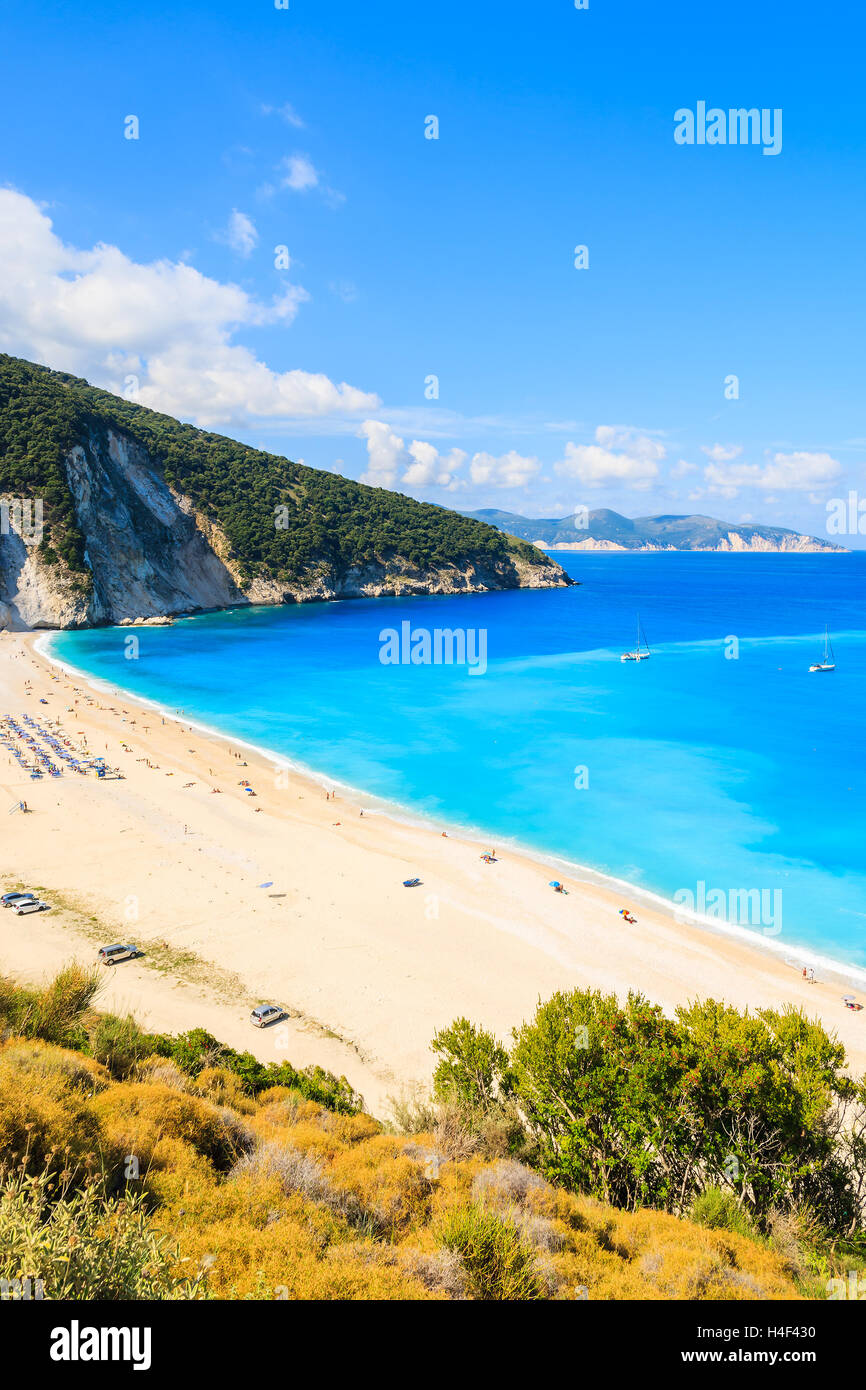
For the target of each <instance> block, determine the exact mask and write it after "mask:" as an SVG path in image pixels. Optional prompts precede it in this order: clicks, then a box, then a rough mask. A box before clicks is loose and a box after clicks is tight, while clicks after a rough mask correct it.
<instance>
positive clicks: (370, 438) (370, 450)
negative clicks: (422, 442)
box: [358, 420, 405, 487]
mask: <svg viewBox="0 0 866 1390" xmlns="http://www.w3.org/2000/svg"><path fill="white" fill-rule="evenodd" d="M358 434H359V435H360V436H361V438H362V439H366V441H367V455H368V458H369V463H368V465H367V471H366V472H365V473H363V474H362V475H361V482H362V483H370V484H371V485H372V486H373V487H393V486H394V484H395V483H396V481H397V472H398V469H399V468H400V465H401V463H404V462H405V455H404V451H403V441H402V439H401V438H400V436H399V435H396V434H393V433H392V431H391V430H390V429H389V428H388V426H387V425H386V424H385V423H384V422H383V421H382V420H365V421H364V423H363V425H362V426H361V428H360V429H359V430H358Z"/></svg>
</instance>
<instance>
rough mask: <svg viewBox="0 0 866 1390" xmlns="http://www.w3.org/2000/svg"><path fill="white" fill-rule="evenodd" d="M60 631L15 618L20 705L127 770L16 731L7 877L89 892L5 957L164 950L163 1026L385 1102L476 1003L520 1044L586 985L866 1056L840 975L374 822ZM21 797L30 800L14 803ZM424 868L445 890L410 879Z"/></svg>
mask: <svg viewBox="0 0 866 1390" xmlns="http://www.w3.org/2000/svg"><path fill="white" fill-rule="evenodd" d="M37 636H38V635H37V634H11V633H3V634H0V715H2V714H12V715H14V716H16V717H17V716H19V715H20V714H21V713H22V712H23V711H27V712H28V713H29V714H30V715H31V717H33V718H34V719H35V718H39V719H42V720H45V719H51V720H54V719H60V720H61V721H62V723H63V725H64V728H65V730H66V731H67V733H68V735H69V736H70V737H71V738H72V740H73V741H74V742H76V743H77V744H79V745H82V746H83V743H84V740H85V739H86V741H87V747H88V749H89V750H91V751H92V752H93V753H94V754H97V755H101V756H104V757H105V758H106V759H107V761H108V762H109V763H111V764H112V765H114V766H118V767H120V768H121V770H122V772H123V774H124V776H123V779H122V780H105V781H97V780H96V779H95V778H93V777H81V776H76V775H75V774H70V773H67V774H65V775H64V776H63V777H62V778H43V779H42V780H40V781H31V780H30V778H29V776H28V774H27V773H25V772H22V771H21V769H20V768H19V766H18V764H17V763H16V762H15V761H14V759H12V757H11V756H10V755H9V754H8V753H7V751H6V749H5V748H3V749H0V798H2V804H0V814H2V815H3V817H4V820H3V831H4V833H3V837H2V843H0V884H2V891H6V888H7V887H11V886H14V885H17V884H18V883H21V882H25V881H26V882H27V883H32V884H38V885H40V886H41V887H43V888H44V889H45V891H46V896H47V897H48V898H49V900H50V898H51V893H52V891H53V892H54V893H55V894H57V895H59V896H60V898H61V899H62V901H63V903H65V904H66V906H65V907H60V906H58V908H57V910H56V911H53V912H52V913H49V914H41V915H39V916H30V917H25V918H17V917H15V915H14V914H13V913H11V912H6V911H3V912H0V971H5V972H7V973H11V974H15V975H20V976H22V977H26V978H30V979H35V978H37V977H40V976H42V975H44V974H45V973H47V972H49V971H51V970H53V969H55V968H56V967H57V966H58V965H59V964H61V963H62V962H63V961H64V960H67V959H69V958H70V957H71V956H73V955H77V956H79V957H82V958H85V959H87V958H92V957H93V954H94V953H95V949H96V944H98V943H101V944H105V943H108V942H110V941H114V940H125V939H130V940H133V941H135V942H137V943H138V944H140V945H141V946H142V947H143V948H144V950H145V951H146V952H147V951H148V946H149V944H150V946H151V948H152V949H151V953H150V957H148V956H146V957H145V959H144V960H143V961H141V962H138V963H135V964H130V965H126V966H123V967H122V968H119V969H118V970H116V971H115V972H113V973H112V974H111V976H110V977H109V980H108V982H107V986H106V992H105V995H104V999H105V1007H111V1008H119V1007H125V1008H130V1009H131V1010H132V1011H133V1012H134V1013H135V1014H136V1015H137V1016H138V1017H139V1018H140V1020H141V1021H142V1022H143V1023H144V1024H146V1025H147V1026H149V1027H152V1028H160V1029H170V1030H172V1031H177V1030H182V1029H185V1028H189V1027H194V1026H203V1027H206V1028H208V1029H209V1030H210V1031H211V1032H213V1033H215V1034H216V1035H217V1036H219V1037H221V1038H223V1039H224V1040H225V1041H226V1042H228V1043H231V1044H232V1045H234V1046H239V1047H247V1048H249V1050H250V1051H253V1052H255V1053H256V1055H257V1056H260V1057H261V1058H262V1059H263V1060H266V1061H267V1060H280V1059H283V1058H286V1057H288V1058H289V1060H291V1061H292V1062H293V1063H294V1064H295V1065H296V1066H305V1065H308V1064H310V1063H319V1064H320V1065H322V1066H325V1067H327V1068H329V1069H330V1070H333V1071H336V1072H338V1073H344V1074H345V1075H346V1076H347V1077H348V1078H349V1080H350V1081H351V1082H352V1083H353V1085H355V1086H356V1087H357V1088H358V1089H359V1090H360V1091H361V1092H362V1093H363V1094H364V1096H365V1098H366V1101H367V1104H368V1107H369V1108H370V1109H371V1110H372V1111H373V1112H374V1113H377V1114H384V1113H385V1112H386V1111H387V1097H388V1096H389V1095H396V1094H398V1093H399V1092H400V1091H401V1090H402V1089H404V1088H405V1087H406V1086H407V1085H410V1084H412V1083H422V1084H424V1083H426V1082H427V1080H428V1079H429V1076H430V1073H431V1070H432V1064H433V1057H432V1054H431V1053H430V1051H429V1041H430V1038H431V1036H432V1034H433V1032H434V1031H435V1030H436V1029H437V1028H439V1027H442V1026H444V1025H445V1024H447V1023H449V1022H450V1021H451V1020H452V1019H453V1018H454V1017H456V1016H458V1015H460V1014H465V1015H466V1016H467V1017H469V1018H471V1019H473V1020H474V1021H476V1022H479V1023H483V1024H485V1025H486V1026H488V1027H491V1028H493V1029H494V1030H495V1031H496V1032H497V1033H498V1034H499V1036H500V1037H504V1038H508V1037H509V1036H510V1030H511V1027H512V1026H514V1025H516V1024H519V1023H520V1022H521V1021H522V1020H523V1019H524V1018H526V1017H528V1016H529V1015H530V1014H531V1013H532V1012H533V1011H534V1007H535V1003H536V1000H537V999H538V997H539V996H541V997H542V998H544V997H546V996H548V995H549V994H551V993H552V992H553V991H554V990H556V989H568V988H573V987H575V986H578V985H580V986H584V987H586V986H590V987H593V988H600V989H604V990H613V991H615V992H617V993H618V994H619V995H620V996H624V995H625V993H626V992H627V991H628V989H630V988H631V989H639V990H640V991H642V992H643V993H644V994H646V995H647V996H648V997H649V998H651V999H653V1000H655V1001H657V1002H658V1003H660V1004H661V1005H663V1007H664V1008H665V1009H666V1010H668V1011H670V1010H672V1009H673V1008H674V1007H675V1006H676V1005H678V1004H684V1003H687V1002H688V1001H689V1000H691V999H694V998H698V997H707V996H713V997H716V998H722V999H725V1000H727V1001H728V1002H730V1003H732V1004H735V1005H737V1006H738V1007H744V1006H746V1005H749V1006H751V1007H753V1008H754V1007H760V1006H764V1005H767V1006H779V1005H781V1004H783V1003H793V1004H797V1005H802V1006H804V1007H805V1008H806V1009H807V1010H808V1011H809V1012H810V1013H812V1014H816V1015H818V1016H819V1017H820V1018H821V1019H822V1020H823V1021H824V1023H825V1025H826V1026H827V1027H828V1028H829V1029H830V1030H833V1031H835V1032H836V1033H837V1034H838V1036H839V1037H840V1039H841V1040H842V1041H843V1042H844V1043H845V1046H846V1048H847V1050H848V1054H849V1065H850V1066H851V1068H852V1070H855V1071H862V1070H864V1068H866V1011H864V1012H863V1013H861V1014H854V1013H851V1012H849V1011H848V1010H846V1009H845V1008H844V1007H843V1005H842V1003H841V999H840V996H841V994H842V993H844V992H846V990H845V988H844V986H842V985H841V984H840V983H839V980H838V979H837V978H835V977H832V976H831V975H830V974H829V972H828V971H826V970H825V971H820V970H817V971H816V973H817V974H818V975H819V983H817V984H814V985H810V984H808V983H807V982H806V981H804V980H803V979H802V978H801V977H800V976H799V975H798V974H797V972H796V970H795V969H793V968H792V967H791V966H789V965H787V964H786V963H785V960H784V959H783V956H782V955H781V954H780V955H775V954H773V953H771V952H769V951H767V950H762V949H759V948H757V947H755V946H753V945H751V943H749V942H744V941H742V940H741V939H740V938H738V937H735V936H728V935H724V934H721V933H715V932H710V931H708V930H705V929H703V928H701V927H698V926H692V925H690V924H686V923H681V922H678V921H675V920H674V919H673V917H672V916H671V915H670V914H669V913H667V912H666V911H665V910H664V909H663V908H662V907H661V906H659V907H658V908H656V907H655V906H654V905H653V904H652V903H651V902H649V901H648V900H647V899H646V898H643V897H641V896H640V895H639V894H638V893H636V892H635V891H634V890H627V889H625V888H614V887H613V886H610V885H603V884H596V883H592V882H586V881H583V880H582V879H581V878H578V877H576V876H574V875H571V874H569V873H568V872H567V871H564V870H563V869H562V867H561V866H560V865H558V864H557V866H556V868H555V869H551V864H552V863H554V861H553V860H548V861H547V863H546V864H545V861H544V860H543V859H542V858H540V857H539V858H533V857H531V856H530V855H527V854H523V853H517V852H512V851H511V850H505V851H503V850H502V849H501V847H499V848H498V849H497V854H498V862H497V863H496V864H494V865H489V866H488V865H486V864H484V863H483V862H482V861H481V859H480V857H479V856H480V853H481V852H482V850H487V849H488V848H490V846H489V845H488V844H479V843H477V842H471V841H468V840H465V839H461V838H459V837H458V836H457V835H456V834H453V833H449V834H448V836H447V837H446V836H443V835H442V834H441V833H440V832H439V831H436V830H432V829H429V828H427V827H424V826H419V825H413V824H405V823H403V822H401V821H398V820H392V819H389V818H388V817H386V816H385V815H381V814H376V815H369V814H368V815H365V816H362V815H360V814H359V812H360V809H361V805H360V804H359V801H358V799H357V798H356V797H353V796H350V795H348V794H342V793H339V792H338V793H337V795H336V797H335V799H331V800H326V795H325V791H324V789H323V787H322V786H321V785H320V784H319V783H318V782H317V781H314V780H312V779H310V778H307V777H304V776H302V775H301V774H300V773H297V772H295V771H291V770H289V771H286V770H279V771H278V770H277V769H276V768H275V766H274V762H273V760H271V759H268V758H267V757H266V756H264V754H261V753H259V752H255V751H252V750H251V749H250V748H249V747H247V746H242V745H241V744H240V743H238V742H233V741H232V740H231V739H230V738H224V737H222V736H217V735H215V734H212V733H204V732H202V731H201V729H199V728H191V727H190V725H189V724H185V723H177V722H174V721H172V720H170V719H166V720H165V722H163V718H162V716H161V714H160V713H159V712H158V711H157V710H156V709H155V708H153V707H152V706H148V705H146V704H142V703H141V702H138V701H136V700H135V698H134V697H132V696H129V695H126V694H120V693H116V694H115V693H112V694H108V693H105V691H104V690H102V689H99V688H94V687H93V686H92V685H91V684H90V683H89V682H88V679H87V678H86V677H84V676H81V677H77V676H74V675H72V674H71V673H69V672H68V671H66V670H62V669H58V668H57V667H56V666H54V665H52V664H51V663H50V662H49V660H48V659H47V658H46V657H45V656H43V655H41V654H40V653H39V652H37V651H35V650H34V642H35V641H36V640H37ZM27 680H29V681H30V682H31V691H30V693H29V694H27V693H25V681H27ZM100 684H101V683H100ZM40 698H42V699H45V700H47V701H48V704H47V705H41V704H40V703H39V700H40ZM124 743H125V744H126V745H127V746H128V749H129V751H125V750H124V748H123V746H122V745H123V744H124ZM244 763H245V764H246V766H244V765H243V764H244ZM242 779H246V780H248V781H249V782H250V783H251V784H252V786H253V788H254V790H255V793H256V795H255V797H251V796H249V795H248V793H247V792H246V791H245V789H244V788H243V787H242V786H241V785H239V784H240V782H241V780H242ZM190 783H192V785H187V784H190ZM215 789H218V793H219V794H217V790H215ZM22 798H23V799H26V801H27V804H28V807H29V808H30V811H29V813H28V814H27V815H22V814H13V815H10V814H7V808H9V807H11V806H12V805H13V804H14V803H15V802H17V801H19V800H20V799H22ZM362 804H365V803H362ZM415 876H418V877H419V878H421V879H422V886H421V887H419V888H416V889H412V890H407V889H405V888H403V886H402V882H403V880H404V879H406V878H412V877H415ZM550 878H560V879H562V881H563V882H564V883H565V884H566V887H567V888H568V895H567V896H565V895H562V896H561V895H559V894H556V893H554V892H552V890H551V889H550V888H549V887H548V886H547V885H548V881H549V879H550ZM262 885H266V886H262ZM624 904H626V905H628V906H630V907H631V909H632V911H633V912H634V914H635V915H636V916H637V918H638V923H637V925H636V926H631V927H630V926H628V925H627V924H626V923H625V922H624V921H623V919H622V918H621V917H620V916H619V915H618V909H619V907H620V906H622V905H624ZM92 917H95V918H97V919H98V921H97V922H96V923H94V922H92V920H89V919H90V918H92ZM103 937H104V942H103ZM790 955H791V957H792V959H793V958H795V957H797V958H800V959H805V957H804V956H803V954H802V951H799V952H798V950H797V948H796V947H791V948H790ZM149 962H150V963H149ZM190 962H192V965H190ZM106 973H108V972H106ZM860 997H861V998H863V997H864V996H863V995H862V993H861V995H860ZM265 999H268V1000H270V999H273V1000H274V1001H276V1002H279V1003H281V1004H283V1005H284V1006H286V1007H287V1008H288V1009H289V1010H290V1012H291V1014H292V1018H291V1020H290V1022H289V1024H288V1030H287V1032H286V1031H284V1032H282V1033H280V1034H277V1033H276V1030H272V1031H271V1032H270V1033H268V1032H265V1033H260V1032H258V1031H257V1030H254V1029H253V1028H251V1027H250V1025H249V1024H248V1022H247V1017H248V1014H249V1009H250V1007H251V1006H252V1004H253V1003H256V1002H259V1001H260V1000H265Z"/></svg>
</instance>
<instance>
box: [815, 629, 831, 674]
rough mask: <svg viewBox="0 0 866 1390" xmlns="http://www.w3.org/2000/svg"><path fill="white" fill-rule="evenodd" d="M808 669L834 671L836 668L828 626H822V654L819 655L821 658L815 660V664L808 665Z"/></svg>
mask: <svg viewBox="0 0 866 1390" xmlns="http://www.w3.org/2000/svg"><path fill="white" fill-rule="evenodd" d="M809 670H810V671H835V670H836V658H835V656H834V655H833V643H832V642H831V641H830V629H829V627H825V628H824V655H823V656H822V657H821V660H820V661H816V662H815V664H814V665H813V666H810V667H809Z"/></svg>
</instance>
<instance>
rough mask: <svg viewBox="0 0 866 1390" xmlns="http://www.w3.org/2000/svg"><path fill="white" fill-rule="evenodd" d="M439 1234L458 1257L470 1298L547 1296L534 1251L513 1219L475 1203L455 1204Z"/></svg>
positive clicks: (516, 1298) (525, 1298)
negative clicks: (507, 1218)
mask: <svg viewBox="0 0 866 1390" xmlns="http://www.w3.org/2000/svg"><path fill="white" fill-rule="evenodd" d="M439 1237H440V1239H441V1241H442V1244H443V1245H444V1246H445V1248H446V1250H452V1251H453V1252H454V1254H455V1255H458V1256H459V1257H460V1260H461V1262H462V1264H463V1267H464V1269H465V1270H466V1274H467V1277H468V1285H469V1292H470V1294H471V1296H472V1297H473V1298H478V1299H483V1300H490V1299H504V1300H507V1301H509V1302H510V1301H512V1300H520V1301H527V1300H532V1299H539V1298H544V1297H545V1296H546V1294H547V1288H546V1285H545V1283H544V1280H543V1279H542V1277H541V1275H540V1273H539V1270H538V1266H537V1263H536V1254H535V1251H534V1250H533V1249H532V1247H531V1246H530V1245H529V1244H528V1243H527V1242H526V1241H524V1240H523V1238H522V1237H521V1234H520V1232H519V1230H518V1229H517V1227H516V1226H515V1225H514V1223H513V1222H511V1221H508V1220H503V1219H502V1218H501V1217H499V1216H496V1215H495V1214H494V1213H493V1212H490V1211H484V1210H483V1209H482V1208H481V1207H478V1206H466V1207H458V1208H457V1209H456V1210H455V1211H452V1212H450V1213H449V1214H448V1216H447V1217H446V1218H445V1220H444V1221H443V1222H442V1225H441V1227H440V1228H439Z"/></svg>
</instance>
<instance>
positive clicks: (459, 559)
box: [0, 354, 572, 630]
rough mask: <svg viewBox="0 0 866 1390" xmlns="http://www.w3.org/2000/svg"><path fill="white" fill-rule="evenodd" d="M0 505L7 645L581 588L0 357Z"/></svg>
mask: <svg viewBox="0 0 866 1390" xmlns="http://www.w3.org/2000/svg"><path fill="white" fill-rule="evenodd" d="M0 507H2V508H3V512H2V516H3V524H2V525H0V629H2V628H3V627H7V628H11V629H13V630H22V629H27V628H36V627H40V628H81V627H93V626H96V625H99V624H110V623H122V622H129V621H140V620H143V619H158V618H166V617H169V616H171V615H172V614H178V613H188V612H196V611H202V610H203V609H219V608H229V607H233V606H236V605H238V604H252V603H265V604H268V603H273V604H278V603H303V602H310V601H315V600H323V599H334V598H353V597H360V596H366V597H377V596H380V595H397V594H403V595H408V594H451V593H463V592H465V593H475V592H481V591H484V590H488V589H515V588H551V587H564V586H567V585H569V584H571V583H572V580H571V579H569V577H568V575H566V574H565V572H564V570H562V569H561V568H560V566H559V565H557V563H556V562H555V561H554V560H551V559H549V558H548V557H547V556H546V555H543V554H541V553H540V552H539V551H538V549H537V548H535V547H533V546H531V545H529V544H527V543H526V542H525V541H524V540H521V539H519V538H516V537H513V536H506V535H503V534H502V531H501V530H500V529H499V528H496V527H493V526H490V525H488V524H486V523H485V522H482V521H476V520H473V519H472V518H470V517H466V516H463V515H462V514H461V513H459V512H454V511H448V510H447V509H446V508H444V507H437V506H433V505H432V504H430V503H425V502H416V501H415V500H414V499H413V498H411V497H406V496H403V495H402V494H400V493H395V492H389V491H387V490H386V489H384V488H374V487H366V486H365V485H364V484H362V483H356V482H353V481H352V480H351V479H349V478H343V477H340V476H339V475H337V474H334V473H327V472H323V471H320V470H318V469H315V468H307V467H304V466H303V465H302V464H298V463H292V462H291V461H290V460H289V459H285V458H280V457H278V456H276V455H274V454H269V453H264V452H262V451H261V450H258V449H251V448H248V447H247V446H246V445H245V444H239V443H237V442H236V441H235V440H233V439H227V438H226V437H224V436H223V435H218V434H211V433H209V432H207V431H204V430H199V429H196V428H194V427H193V426H192V425H186V424H181V423H180V422H179V421H177V420H175V419H172V417H171V416H169V415H161V414H158V413H157V412H156V411H153V410H148V409H146V408H145V407H144V406H140V405H136V404H135V403H134V402H132V401H130V400H127V399H125V398H123V397H120V396H114V395H111V394H109V392H107V391H101V390H98V389H97V388H95V387H93V386H90V385H89V384H88V383H87V382H86V381H82V380H81V379H80V378H78V377H74V376H69V375H67V374H66V373H64V372H55V371H51V370H49V369H48V368H47V367H42V366H38V365H36V364H35V363H32V362H26V361H23V360H22V359H20V358H16V357H10V356H7V355H5V354H0ZM16 509H17V517H18V525H17V528H16V523H15V518H16ZM37 509H38V510H37Z"/></svg>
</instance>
